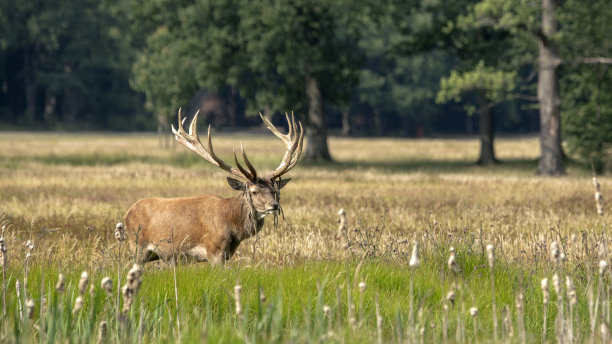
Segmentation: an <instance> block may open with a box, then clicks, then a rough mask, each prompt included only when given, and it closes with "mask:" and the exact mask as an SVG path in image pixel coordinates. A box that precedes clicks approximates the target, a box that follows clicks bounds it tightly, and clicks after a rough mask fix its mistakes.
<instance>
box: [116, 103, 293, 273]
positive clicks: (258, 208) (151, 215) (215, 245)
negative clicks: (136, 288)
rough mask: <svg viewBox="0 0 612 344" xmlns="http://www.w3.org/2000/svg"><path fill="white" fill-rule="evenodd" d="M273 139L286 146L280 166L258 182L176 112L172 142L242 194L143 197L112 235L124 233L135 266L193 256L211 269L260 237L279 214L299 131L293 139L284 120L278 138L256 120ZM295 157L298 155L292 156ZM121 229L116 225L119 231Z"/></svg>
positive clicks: (268, 124)
mask: <svg viewBox="0 0 612 344" xmlns="http://www.w3.org/2000/svg"><path fill="white" fill-rule="evenodd" d="M260 116H261V118H262V120H263V121H264V123H266V124H267V126H268V129H270V130H271V131H272V132H273V133H274V135H276V136H277V137H279V138H280V139H281V140H282V141H283V142H284V143H285V144H286V146H287V151H286V153H285V156H284V157H283V161H282V162H281V164H280V165H279V166H278V167H277V168H276V169H275V170H274V171H272V172H271V173H269V174H267V175H265V176H264V177H262V178H260V177H258V176H257V172H256V171H255V168H254V167H253V166H252V165H251V163H250V162H249V160H248V159H247V157H246V154H245V152H244V149H243V150H242V157H243V160H244V162H245V164H246V165H247V167H248V171H247V170H246V169H244V168H243V167H242V166H241V165H240V163H238V159H237V158H236V155H235V154H234V160H235V162H236V165H237V167H238V169H236V168H234V167H231V166H229V165H227V164H226V163H224V162H223V161H222V160H221V159H219V158H218V157H217V156H216V155H215V153H214V151H213V149H212V142H211V138H210V127H209V128H208V149H207V148H205V147H204V146H203V145H202V143H201V142H200V140H199V137H198V134H197V127H196V122H197V118H198V117H197V114H196V115H195V117H194V119H193V121H192V122H191V125H190V126H189V134H188V133H186V132H185V131H184V129H183V125H182V124H183V121H181V113H180V110H179V129H178V130H175V129H174V127H173V128H172V131H173V132H174V134H175V137H176V139H177V141H178V142H179V143H181V144H183V145H184V146H186V147H187V148H188V149H190V150H191V151H193V152H195V153H196V154H198V155H200V156H201V157H202V158H204V159H205V160H206V161H208V162H210V163H212V164H213V165H215V166H217V167H220V168H222V169H223V170H225V171H227V172H229V173H231V174H233V175H234V176H236V177H239V178H241V179H243V180H244V181H240V180H236V179H233V178H229V177H228V178H227V180H228V183H229V184H230V186H231V187H232V188H233V189H235V190H238V191H240V192H241V194H239V195H237V196H236V197H233V198H222V197H219V196H215V195H201V196H195V197H187V198H146V199H143V200H140V201H138V202H136V203H134V204H133V205H132V206H131V207H130V209H129V210H128V211H127V214H126V217H125V226H126V228H124V226H123V224H118V225H117V230H121V233H119V235H118V233H117V232H116V233H115V236H116V237H117V238H118V239H119V240H122V239H120V238H123V239H124V238H125V235H124V233H123V231H124V230H125V229H127V237H128V240H129V242H130V246H131V247H132V249H133V250H135V251H136V252H137V254H138V256H137V260H138V261H139V263H145V262H147V261H150V260H155V259H160V258H161V259H163V260H167V259H170V258H174V257H176V256H178V255H186V256H191V257H194V258H195V259H196V260H197V261H200V262H201V261H209V262H211V263H213V264H216V263H222V262H225V261H226V260H227V259H229V258H230V257H231V256H232V255H233V254H234V252H235V251H236V249H237V248H238V245H239V244H240V242H241V241H243V240H245V239H248V238H250V237H251V236H253V235H255V234H256V233H257V232H259V231H260V230H261V228H262V226H263V223H264V218H265V217H266V216H267V215H270V214H274V215H275V216H276V215H278V213H279V212H280V204H279V201H280V189H281V188H283V187H284V186H285V185H286V184H287V183H288V182H289V180H290V179H283V180H281V176H282V175H283V174H284V173H286V172H288V171H289V170H290V169H291V168H293V167H294V166H295V165H296V164H297V162H298V160H299V156H300V154H301V150H302V141H303V129H302V127H301V124H300V131H299V135H298V130H297V128H298V127H297V125H296V123H295V120H294V119H292V120H291V121H290V120H289V116H287V123H288V124H289V133H288V134H286V135H283V134H281V133H280V132H279V131H278V130H277V129H276V128H275V127H274V126H273V125H272V123H271V122H270V121H269V120H268V119H267V118H265V117H264V116H263V115H261V114H260ZM296 152H297V154H295V153H296ZM120 225H121V226H120Z"/></svg>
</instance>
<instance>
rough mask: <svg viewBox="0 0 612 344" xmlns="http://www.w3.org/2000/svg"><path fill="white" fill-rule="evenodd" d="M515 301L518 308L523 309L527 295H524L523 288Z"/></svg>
mask: <svg viewBox="0 0 612 344" xmlns="http://www.w3.org/2000/svg"><path fill="white" fill-rule="evenodd" d="M514 303H515V305H516V309H523V306H524V305H525V296H524V295H523V291H522V290H520V291H519V292H518V293H517V294H516V300H514Z"/></svg>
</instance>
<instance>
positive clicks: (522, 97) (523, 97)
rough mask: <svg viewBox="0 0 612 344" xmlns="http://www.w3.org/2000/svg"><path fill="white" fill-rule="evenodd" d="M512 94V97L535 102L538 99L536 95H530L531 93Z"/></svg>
mask: <svg viewBox="0 0 612 344" xmlns="http://www.w3.org/2000/svg"><path fill="white" fill-rule="evenodd" d="M512 96H514V98H516V99H522V100H528V101H530V102H537V101H538V97H535V96H531V95H528V94H520V93H514V94H513V95H512Z"/></svg>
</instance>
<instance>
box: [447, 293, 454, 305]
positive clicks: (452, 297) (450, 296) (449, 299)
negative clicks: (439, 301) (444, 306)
mask: <svg viewBox="0 0 612 344" xmlns="http://www.w3.org/2000/svg"><path fill="white" fill-rule="evenodd" d="M446 300H447V301H449V302H450V303H451V305H453V306H454V305H455V291H454V290H450V291H449V292H448V293H446Z"/></svg>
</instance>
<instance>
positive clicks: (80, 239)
mask: <svg viewBox="0 0 612 344" xmlns="http://www.w3.org/2000/svg"><path fill="white" fill-rule="evenodd" d="M239 141H242V142H243V144H244V146H245V149H246V151H247V153H248V154H249V158H250V160H251V161H252V162H253V164H254V165H255V167H257V169H258V170H260V171H264V170H267V169H272V168H273V167H275V166H276V165H277V164H278V162H280V160H281V158H282V153H283V150H282V146H281V144H280V143H279V142H278V141H277V140H276V139H274V138H273V137H271V135H266V136H258V135H242V136H241V135H238V134H231V135H215V136H214V137H213V144H215V151H216V152H217V153H218V154H219V155H220V156H221V158H222V159H224V160H225V161H232V159H230V156H231V152H232V147H239ZM330 150H331V152H332V155H333V157H334V158H335V159H336V161H337V162H336V163H334V164H326V165H308V164H301V163H300V164H298V165H297V167H296V168H295V169H294V170H293V171H292V172H290V174H289V176H288V177H291V178H292V181H291V183H289V184H288V186H287V187H286V188H285V189H283V194H282V200H281V204H282V206H283V208H284V212H285V220H286V221H282V220H281V221H280V223H279V226H278V228H274V226H273V224H272V221H271V219H267V220H266V224H265V226H264V229H263V230H262V232H261V234H260V235H259V236H258V238H252V239H249V240H247V241H245V242H243V243H242V244H241V246H240V247H239V248H238V252H237V254H236V255H235V256H234V257H232V259H231V260H230V261H229V262H228V264H227V266H225V267H209V266H208V265H207V264H206V263H202V264H190V263H181V264H179V265H178V266H176V267H175V266H174V265H172V264H164V263H159V262H157V263H149V264H147V265H146V266H145V267H144V273H143V275H142V288H141V289H140V292H139V293H138V297H137V299H136V301H135V302H136V303H135V305H136V306H133V307H132V309H131V310H130V311H129V312H128V313H126V315H125V316H124V317H123V318H122V316H118V315H117V311H118V310H121V307H118V304H117V300H118V298H117V300H115V298H114V297H108V298H107V297H105V294H104V291H102V290H98V289H100V280H101V279H102V278H103V277H105V276H110V277H111V278H112V280H113V281H114V287H113V293H114V294H116V293H117V288H116V287H117V285H116V284H117V276H122V277H121V278H122V279H124V280H125V274H126V273H127V272H128V270H130V268H131V267H132V262H131V261H130V260H131V257H130V253H129V252H127V246H126V247H121V246H120V245H119V244H118V243H117V242H116V241H115V239H114V236H113V230H114V227H115V224H116V223H117V222H120V221H123V217H124V215H125V212H126V210H127V209H128V208H129V206H130V205H131V204H132V203H134V202H135V201H137V200H139V199H141V198H146V197H180V196H192V195H196V194H201V193H211V194H217V195H221V196H225V197H230V196H233V195H235V191H233V190H232V189H231V188H230V187H229V186H228V185H227V183H226V181H225V177H226V174H225V173H224V172H223V171H221V170H220V169H216V168H214V167H213V166H210V165H209V164H207V163H205V162H204V161H201V159H200V158H199V157H197V156H195V154H193V153H191V152H189V151H187V150H186V149H184V148H183V147H180V146H175V147H170V148H167V149H164V148H159V145H158V141H157V138H156V137H155V136H153V135H140V134H139V135H107V134H31V133H2V134H1V135H0V212H1V213H0V222H2V225H4V226H6V230H5V233H4V238H5V240H6V245H7V248H8V250H7V254H8V262H9V263H8V265H7V269H6V271H5V283H6V286H7V288H6V293H7V301H6V303H7V316H6V317H7V318H6V319H7V321H3V322H2V324H3V325H0V335H1V336H2V339H4V340H8V341H18V340H19V339H20V338H22V339H23V338H35V339H37V340H40V341H41V342H42V341H44V342H53V341H54V339H59V340H61V341H68V340H69V339H70V338H71V339H72V340H80V341H86V342H92V341H96V340H97V339H96V338H97V336H98V331H99V328H98V326H99V323H100V322H101V321H103V320H104V321H106V322H107V324H108V331H107V336H106V339H105V340H106V341H112V342H123V341H134V342H137V341H140V340H143V341H145V342H147V341H155V342H159V341H163V342H174V341H176V340H182V341H191V342H197V341H199V340H200V338H208V339H210V340H211V341H217V340H218V341H229V342H234V341H236V342H243V341H246V342H268V341H279V342H287V341H297V342H311V341H312V340H319V339H323V340H329V341H331V342H347V341H350V342H353V341H360V342H370V341H373V340H374V341H375V340H377V339H378V338H379V337H378V336H379V335H380V336H381V337H382V340H383V341H385V342H387V341H391V340H394V341H397V340H400V341H401V340H403V341H412V342H416V341H420V340H424V341H431V340H436V341H438V340H442V339H444V338H448V339H449V340H452V341H456V342H469V341H471V340H472V339H473V338H474V336H476V338H477V339H480V340H483V341H486V340H491V339H492V338H493V336H495V335H497V337H496V338H497V339H500V338H502V337H503V338H511V337H510V336H511V335H513V337H512V338H513V339H512V340H515V341H520V340H521V338H523V337H524V338H526V339H527V340H528V341H539V340H541V338H542V336H546V339H547V340H550V341H554V340H556V339H558V338H561V339H563V340H568V339H570V338H569V337H568V336H570V335H571V336H572V338H574V339H576V338H578V340H586V339H587V338H589V336H590V335H592V333H595V334H596V336H597V339H598V340H600V339H603V340H605V339H607V337H605V336H607V335H608V334H606V333H604V332H605V331H604V332H602V331H603V330H601V329H603V328H604V325H605V324H609V323H610V302H609V301H610V295H611V294H612V292H611V291H612V290H611V289H610V287H609V285H610V283H609V279H610V277H611V275H609V274H608V272H607V270H606V271H604V272H605V273H603V274H601V275H600V274H599V272H598V270H597V269H598V268H597V267H598V264H599V262H600V260H605V261H607V247H608V246H609V245H608V243H609V238H610V236H609V233H608V232H609V230H608V229H607V227H606V225H607V224H609V223H610V212H609V211H608V212H607V213H606V214H605V216H598V215H597V213H596V210H595V200H594V197H593V195H594V188H593V184H592V181H591V175H590V172H589V170H587V169H585V168H584V167H582V166H580V165H578V164H570V165H569V167H568V176H566V177H563V178H543V177H538V176H535V175H534V171H535V169H536V165H537V157H538V156H539V143H538V141H537V139H535V138H502V139H498V140H497V143H496V150H497V156H498V158H499V159H500V160H501V161H502V163H501V164H499V165H496V166H493V167H486V168H483V167H479V166H476V165H474V164H473V162H474V161H476V159H477V153H478V142H477V141H476V140H471V139H425V140H409V139H344V138H332V139H331V140H330ZM598 180H599V182H600V183H601V186H602V192H603V195H604V197H606V198H608V199H609V198H610V196H609V195H612V187H611V186H612V179H611V178H610V177H607V176H601V177H598ZM341 208H343V209H345V210H346V213H347V218H348V232H347V233H342V234H341V235H339V233H338V223H337V222H338V214H337V213H338V210H339V209H341ZM27 240H31V241H32V242H34V243H35V247H34V249H32V251H31V256H30V257H28V258H26V254H27V253H28V252H29V251H28V249H26V247H25V245H24V244H25V243H26V241H27ZM415 241H416V242H418V243H419V246H420V249H421V255H422V263H421V266H420V267H419V268H418V269H416V270H411V269H410V268H409V267H408V261H409V259H410V254H411V251H412V247H413V242H415ZM554 241H556V242H558V243H560V246H561V250H562V252H563V254H564V255H565V256H566V260H565V261H564V262H562V263H559V264H557V265H556V264H554V262H553V261H551V258H550V253H551V252H550V246H551V244H552V242H554ZM488 244H491V245H493V246H494V247H495V249H496V258H497V260H496V261H497V263H496V266H495V285H494V286H492V285H491V282H492V279H491V276H492V275H491V269H490V268H489V267H488V263H487V253H486V250H485V246H486V245H488ZM600 246H601V247H604V246H605V247H604V248H605V250H604V255H603V256H602V254H601V253H600V250H599V247H600ZM450 247H454V248H455V250H456V254H457V261H458V264H459V267H460V272H458V273H453V272H452V271H450V270H449V268H448V267H447V260H448V259H449V254H450V252H449V248H450ZM82 271H88V272H89V275H90V277H91V280H92V283H94V285H95V287H96V290H95V291H94V294H93V296H91V299H89V298H88V297H85V299H86V300H85V303H84V306H83V309H82V310H81V311H77V312H75V313H74V316H73V314H72V313H71V312H70V310H71V309H72V308H73V306H74V305H73V304H74V302H75V298H76V296H77V294H78V292H77V282H78V280H79V276H80V274H81V272H82ZM555 272H556V273H557V274H558V276H560V278H561V285H562V290H561V291H560V292H559V295H561V296H563V298H561V299H558V298H557V297H556V293H555V292H554V288H553V285H552V284H553V283H552V275H553V273H555ZM58 273H63V274H64V275H66V283H67V286H66V292H64V293H63V294H58V293H57V292H56V291H55V284H56V281H57V276H58ZM564 276H569V277H570V278H571V279H572V282H573V284H575V286H576V290H577V294H578V297H577V298H578V300H577V303H576V304H571V302H570V296H571V295H569V294H567V291H569V289H568V287H565V285H566V284H565V277H564ZM545 277H548V278H549V279H550V280H551V282H550V283H551V287H550V290H551V298H550V304H549V305H548V306H547V307H544V306H543V303H542V296H543V295H542V291H541V289H540V280H541V279H542V278H545ZM26 278H27V281H24V279H26ZM16 280H20V283H21V303H22V304H23V305H25V303H26V301H27V300H28V299H32V300H33V301H34V302H35V304H36V308H35V309H36V311H35V312H34V315H33V316H32V319H30V320H29V321H28V319H27V316H25V315H24V318H26V319H24V320H19V308H20V305H19V299H17V298H16V289H15V282H16ZM175 281H176V282H175ZM24 282H25V284H26V286H25V287H24ZM123 282H125V281H123ZM360 282H364V283H366V285H367V288H366V289H365V290H363V291H362V292H360V289H359V283H360ZM236 284H240V285H241V286H242V289H241V290H242V297H241V299H242V302H243V303H244V305H243V309H244V311H243V312H241V313H242V314H241V315H235V314H234V313H235V294H234V293H235V292H234V286H235V285H236ZM175 287H176V289H175ZM564 288H565V289H567V290H564ZM260 289H261V291H263V292H264V293H265V294H266V296H267V298H266V301H265V302H262V301H260V299H259V291H260ZM410 289H411V290H412V291H411V292H410V291H409V290H410ZM451 290H453V291H454V292H455V293H456V298H455V300H454V301H453V302H452V304H451V302H450V301H449V300H448V299H447V297H446V295H447V293H448V292H449V291H451ZM589 293H591V294H592V295H593V296H592V298H591V301H590V302H589V297H588V295H589ZM24 294H25V295H24ZM41 295H43V297H41ZM517 295H523V301H522V302H523V303H522V306H521V304H519V303H517V302H515V300H516V297H517ZM564 295H565V296H564ZM177 296H178V302H177ZM493 296H494V297H495V299H494V300H495V302H492V300H493ZM377 299H378V304H379V314H380V317H381V321H382V323H381V327H380V328H378V326H377V316H376V308H377V307H376V300H377ZM517 305H518V306H519V307H518V308H517ZM41 306H43V307H42V308H43V309H45V311H44V312H41ZM177 306H178V311H177ZM326 307H328V308H326ZM445 307H447V308H445ZM471 307H476V308H477V309H478V315H477V316H470V312H469V309H470V308H471ZM23 308H24V309H25V306H24V307H23ZM445 309H447V310H446V311H445ZM545 309H546V310H547V311H546V312H545ZM23 312H25V310H24V311H23ZM41 313H43V314H44V316H43V317H41V316H40V314H41ZM559 314H561V316H558V315H559ZM493 315H495V316H493ZM545 318H546V319H547V320H546V325H544V320H543V319H545ZM494 319H495V320H494ZM559 319H562V320H563V321H559ZM10 324H19V326H13V325H10ZM495 324H497V326H495ZM602 324H604V325H602ZM570 326H571V327H570ZM591 326H595V327H596V328H597V331H595V332H593V331H592V329H591ZM605 326H607V325H605ZM15 328H16V329H15ZM135 329H138V331H136V330H135ZM544 329H546V333H544ZM602 336H604V337H602Z"/></svg>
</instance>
